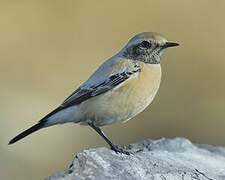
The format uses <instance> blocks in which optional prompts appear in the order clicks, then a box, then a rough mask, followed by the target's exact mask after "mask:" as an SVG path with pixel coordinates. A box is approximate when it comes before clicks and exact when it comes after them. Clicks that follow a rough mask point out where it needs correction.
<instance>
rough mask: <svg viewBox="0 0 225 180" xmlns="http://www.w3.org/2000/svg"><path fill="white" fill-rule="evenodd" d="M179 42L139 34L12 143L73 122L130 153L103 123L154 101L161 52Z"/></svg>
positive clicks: (127, 116)
mask: <svg viewBox="0 0 225 180" xmlns="http://www.w3.org/2000/svg"><path fill="white" fill-rule="evenodd" d="M177 45H178V44H177V43H173V42H169V41H167V40H166V39H165V38H163V37H162V36H161V35H159V34H157V33H153V32H144V33H140V34H138V35H136V36H135V37H133V38H132V39H131V40H130V41H129V42H128V43H127V45H126V46H125V47H124V48H122V49H121V50H120V51H119V52H118V53H117V54H116V55H114V56H113V57H111V58H110V59H108V60H107V61H106V62H104V63H103V64H102V65H101V66H100V67H99V68H98V69H97V70H96V72H95V73H94V74H93V75H92V76H91V77H90V78H89V79H88V80H87V81H86V82H84V83H83V84H82V85H81V86H80V87H79V88H78V89H77V90H76V91H74V92H73V93H72V94H71V95H70V96H69V97H68V98H67V99H66V100H65V101H64V102H63V103H62V104H61V105H60V106H59V107H58V108H56V109H55V110H54V111H52V112H51V113H49V114H48V115H46V116H45V117H44V118H43V119H41V120H40V121H39V122H38V123H37V124H35V125H34V126H32V127H31V128H29V129H27V130H25V131H24V132H22V133H21V134H19V135H18V136H16V137H15V138H13V139H12V140H11V141H10V142H9V144H12V143H15V142H16V141H18V140H20V139H22V138H24V137H25V136H27V135H29V134H31V133H33V132H35V131H37V130H39V129H42V128H46V127H49V126H53V125H56V124H63V123H69V122H73V123H79V124H82V125H89V126H90V127H92V128H93V129H94V130H95V131H96V132H97V133H98V134H100V135H101V136H102V137H103V138H104V140H105V141H106V142H107V143H108V144H109V146H110V147H111V149H112V150H114V151H115V152H121V153H126V154H128V152H127V151H125V150H123V149H122V148H120V147H118V146H115V145H114V144H113V143H112V142H111V141H110V140H109V139H108V138H107V136H106V135H105V134H104V133H103V131H102V130H101V129H100V127H101V126H104V125H110V124H113V123H116V122H124V121H127V120H129V119H131V118H132V117H134V116H136V115H137V114H138V113H140V112H141V111H143V110H144V109H145V108H146V107H147V106H148V105H149V104H150V103H151V102H152V100H153V99H154V97H155V95H156V93H157V91H158V89H159V85H160V80H161V66H160V58H161V55H162V53H163V52H164V50H165V49H166V48H169V47H173V46H177Z"/></svg>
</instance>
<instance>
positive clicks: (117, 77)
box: [41, 61, 141, 121]
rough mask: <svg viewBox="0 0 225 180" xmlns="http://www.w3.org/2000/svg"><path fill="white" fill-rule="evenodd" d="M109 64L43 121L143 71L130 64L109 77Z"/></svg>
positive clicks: (134, 64) (136, 65)
mask: <svg viewBox="0 0 225 180" xmlns="http://www.w3.org/2000/svg"><path fill="white" fill-rule="evenodd" d="M108 62H110V61H108ZM108 62H106V63H105V64H103V66H101V67H100V68H99V69H98V70H97V71H96V72H95V73H94V74H93V75H92V76H91V77H90V78H89V79H88V80H87V81H86V82H85V83H84V84H83V85H81V86H80V87H79V88H78V89H77V90H76V91H74V92H73V93H72V94H71V95H70V96H69V97H68V98H67V99H65V101H64V102H63V103H62V104H61V105H60V106H59V107H58V108H56V109H55V110H53V111H52V112H51V113H49V114H48V115H46V116H45V117H44V118H43V119H42V120H41V121H44V120H45V119H47V118H48V117H50V116H52V115H54V114H55V113H57V112H59V111H61V110H63V109H66V108H69V107H71V106H74V105H78V104H80V103H82V102H84V101H86V100H88V99H90V98H92V97H96V96H98V95H100V94H103V93H105V92H107V91H109V90H111V89H113V88H115V87H117V86H118V85H120V84H122V83H123V82H124V81H126V80H127V79H129V78H132V77H134V75H135V74H137V73H139V72H140V71H141V67H140V66H139V65H138V64H136V63H133V62H132V63H128V64H129V65H128V66H126V67H125V68H124V67H122V68H121V69H116V71H113V73H112V74H110V75H108V74H107V73H106V72H108V71H110V68H111V67H110V66H111V65H112V64H109V63H108ZM107 63H108V64H107ZM110 63H111V62H110Z"/></svg>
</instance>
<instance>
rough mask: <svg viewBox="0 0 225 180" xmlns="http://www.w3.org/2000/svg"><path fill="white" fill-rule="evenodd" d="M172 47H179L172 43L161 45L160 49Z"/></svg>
mask: <svg viewBox="0 0 225 180" xmlns="http://www.w3.org/2000/svg"><path fill="white" fill-rule="evenodd" d="M174 46H179V44H178V43H174V42H166V43H165V44H164V45H162V48H163V49H165V48H169V47H174Z"/></svg>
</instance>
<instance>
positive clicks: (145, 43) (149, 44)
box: [141, 41, 151, 48]
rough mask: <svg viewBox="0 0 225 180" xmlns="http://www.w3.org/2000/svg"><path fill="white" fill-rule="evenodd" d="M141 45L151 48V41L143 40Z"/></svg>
mask: <svg viewBox="0 0 225 180" xmlns="http://www.w3.org/2000/svg"><path fill="white" fill-rule="evenodd" d="M141 46H142V47H144V48H150V47H151V43H150V42H148V41H142V42H141Z"/></svg>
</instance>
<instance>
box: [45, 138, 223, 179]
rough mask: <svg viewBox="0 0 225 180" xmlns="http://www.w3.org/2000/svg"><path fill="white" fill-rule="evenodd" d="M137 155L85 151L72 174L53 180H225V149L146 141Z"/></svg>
mask: <svg viewBox="0 0 225 180" xmlns="http://www.w3.org/2000/svg"><path fill="white" fill-rule="evenodd" d="M128 149H130V151H131V152H133V155H129V156H128V155H124V154H116V153H115V152H113V151H111V150H109V149H107V148H97V149H90V150H84V151H83V152H81V153H78V154H77V156H76V157H75V158H74V160H73V162H72V165H71V166H70V168H69V169H68V170H66V171H65V172H62V173H57V174H55V175H53V176H50V177H49V178H48V179H49V180H192V179H194V180H225V148H223V147H214V146H210V145H195V144H192V143H191V142H190V141H189V140H187V139H184V138H175V139H165V138H162V139H159V140H155V141H153V140H144V141H142V142H140V143H137V144H132V145H129V146H128Z"/></svg>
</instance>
